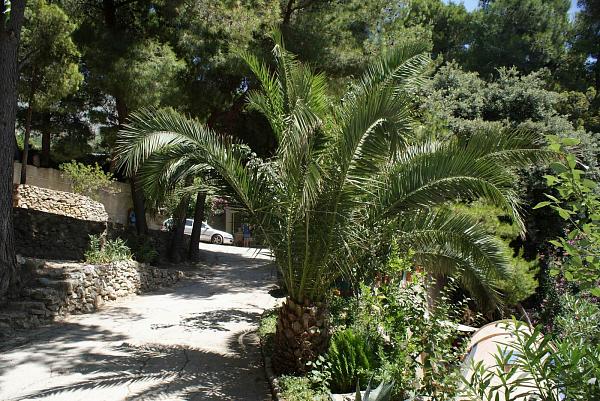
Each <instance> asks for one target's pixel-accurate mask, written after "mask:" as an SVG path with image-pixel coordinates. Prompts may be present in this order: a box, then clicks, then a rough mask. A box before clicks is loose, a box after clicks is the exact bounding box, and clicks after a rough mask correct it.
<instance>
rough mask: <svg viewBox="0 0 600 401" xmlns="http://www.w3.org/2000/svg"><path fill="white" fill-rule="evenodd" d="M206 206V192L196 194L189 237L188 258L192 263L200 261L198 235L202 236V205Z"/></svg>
mask: <svg viewBox="0 0 600 401" xmlns="http://www.w3.org/2000/svg"><path fill="white" fill-rule="evenodd" d="M205 204H206V192H198V194H197V195H196V207H195V209H194V227H193V228H192V236H191V237H190V249H189V250H188V258H189V259H190V260H191V261H192V262H197V261H198V260H199V259H200V248H199V247H200V234H202V222H203V221H204V205H205Z"/></svg>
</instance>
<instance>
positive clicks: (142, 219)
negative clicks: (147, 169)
mask: <svg viewBox="0 0 600 401" xmlns="http://www.w3.org/2000/svg"><path fill="white" fill-rule="evenodd" d="M129 185H130V186H131V199H132V201H133V212H134V213H135V230H136V231H137V233H138V235H147V234H148V222H147V221H146V197H145V196H144V192H143V191H142V190H141V189H139V188H138V187H137V184H136V179H135V177H131V178H129Z"/></svg>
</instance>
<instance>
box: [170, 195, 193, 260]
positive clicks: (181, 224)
mask: <svg viewBox="0 0 600 401" xmlns="http://www.w3.org/2000/svg"><path fill="white" fill-rule="evenodd" d="M188 202H189V197H188V196H187V195H185V196H184V197H183V198H181V201H179V205H177V209H176V210H175V215H174V216H173V220H174V222H175V224H176V226H175V232H173V237H171V248H170V249H169V259H170V260H171V262H173V263H179V262H181V259H182V258H181V255H182V250H183V239H184V238H185V237H184V235H185V219H186V214H187V207H188Z"/></svg>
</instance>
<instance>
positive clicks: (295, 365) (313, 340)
mask: <svg viewBox="0 0 600 401" xmlns="http://www.w3.org/2000/svg"><path fill="white" fill-rule="evenodd" d="M329 337H330V333H329V323H328V321H327V308H326V307H325V305H324V304H320V303H317V304H311V303H305V304H304V305H302V304H297V303H296V302H294V301H292V299H291V298H287V299H286V302H285V303H284V304H283V305H282V306H281V309H279V316H278V318H277V330H276V332H275V344H274V354H273V368H274V369H275V370H276V372H277V373H278V374H296V373H306V372H307V371H308V370H310V368H309V367H308V366H306V363H307V362H309V361H314V360H316V359H317V357H318V356H319V355H322V354H324V353H325V352H326V351H327V347H328V345H329Z"/></svg>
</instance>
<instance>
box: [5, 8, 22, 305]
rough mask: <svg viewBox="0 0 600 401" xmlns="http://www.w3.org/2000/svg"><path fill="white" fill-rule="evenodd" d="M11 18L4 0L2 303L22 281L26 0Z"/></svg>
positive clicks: (13, 10)
mask: <svg viewBox="0 0 600 401" xmlns="http://www.w3.org/2000/svg"><path fill="white" fill-rule="evenodd" d="M11 6H12V9H11V11H10V18H9V19H6V18H5V15H6V14H5V11H6V7H7V3H6V2H0V15H1V16H2V18H0V303H2V302H3V301H4V300H5V299H6V297H7V295H8V293H9V290H10V289H11V288H14V287H15V286H16V284H17V282H18V274H17V260H16V258H15V248H14V230H13V213H12V204H13V199H12V195H13V160H14V159H13V151H14V149H15V121H16V118H17V80H18V78H19V71H18V69H17V49H18V47H19V39H20V33H21V25H22V24H23V15H24V12H25V1H24V0H13V1H12V2H11Z"/></svg>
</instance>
